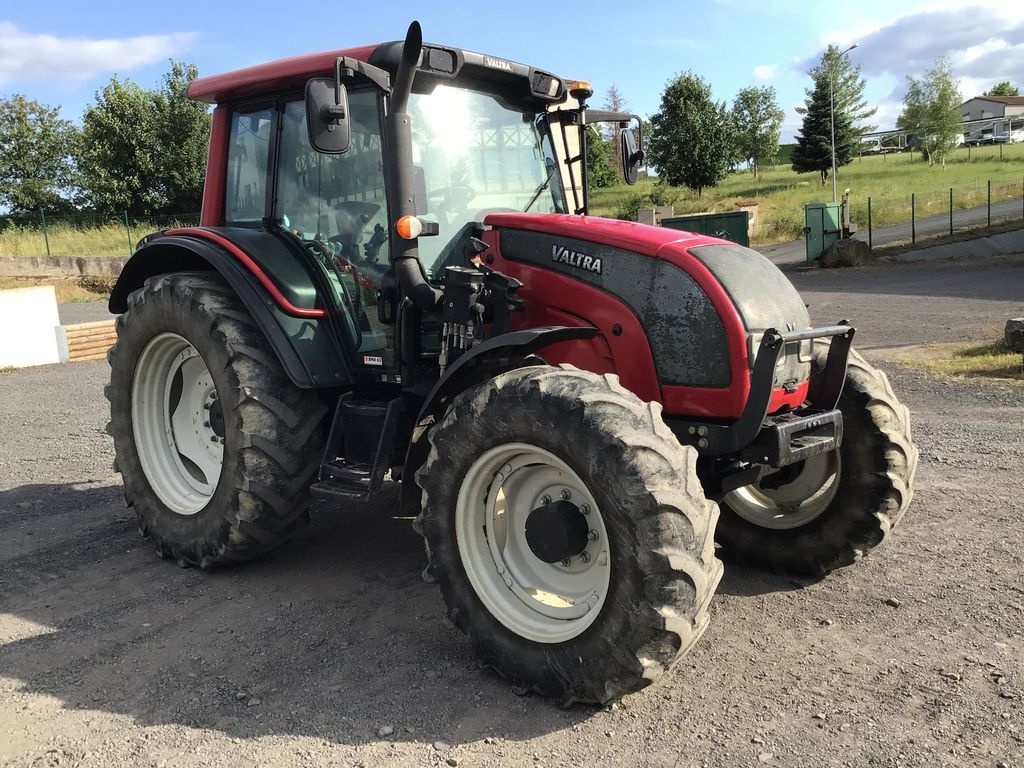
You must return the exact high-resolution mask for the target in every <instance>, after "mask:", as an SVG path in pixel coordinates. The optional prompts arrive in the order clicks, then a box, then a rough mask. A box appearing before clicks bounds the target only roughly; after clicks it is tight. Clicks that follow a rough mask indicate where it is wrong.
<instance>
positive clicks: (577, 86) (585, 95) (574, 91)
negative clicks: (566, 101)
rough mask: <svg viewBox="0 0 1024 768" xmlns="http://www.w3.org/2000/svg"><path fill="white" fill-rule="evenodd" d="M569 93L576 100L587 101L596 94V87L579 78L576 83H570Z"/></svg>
mask: <svg viewBox="0 0 1024 768" xmlns="http://www.w3.org/2000/svg"><path fill="white" fill-rule="evenodd" d="M569 95H570V96H572V97H573V98H574V99H576V101H586V100H587V99H589V98H590V97H591V96H593V95H594V89H593V88H592V87H591V85H590V83H588V82H587V81H586V80H577V81H576V82H575V83H569Z"/></svg>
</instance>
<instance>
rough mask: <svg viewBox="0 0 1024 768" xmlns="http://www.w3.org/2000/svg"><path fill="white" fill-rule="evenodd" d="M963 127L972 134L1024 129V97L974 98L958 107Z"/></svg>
mask: <svg viewBox="0 0 1024 768" xmlns="http://www.w3.org/2000/svg"><path fill="white" fill-rule="evenodd" d="M960 114H961V115H962V116H963V120H964V124H965V125H964V127H965V128H966V129H967V130H968V131H969V132H971V133H974V134H990V133H991V134H1000V133H1009V132H1010V131H1014V130H1019V129H1021V128H1024V96H975V97H974V98H973V99H969V100H968V101H965V102H964V103H963V104H961V105H960Z"/></svg>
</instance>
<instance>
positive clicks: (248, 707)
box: [0, 484, 598, 747]
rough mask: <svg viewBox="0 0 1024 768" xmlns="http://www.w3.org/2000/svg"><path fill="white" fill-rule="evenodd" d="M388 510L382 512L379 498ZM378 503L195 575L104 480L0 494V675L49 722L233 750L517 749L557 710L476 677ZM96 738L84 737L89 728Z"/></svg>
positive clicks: (547, 725) (569, 721) (321, 515)
mask: <svg viewBox="0 0 1024 768" xmlns="http://www.w3.org/2000/svg"><path fill="white" fill-rule="evenodd" d="M389 502H390V503H389ZM393 502H394V499H393V498H392V499H384V500H382V501H381V502H380V503H377V504H375V505H369V504H363V505H354V506H352V507H350V508H348V509H345V510H336V509H330V508H324V507H317V508H314V511H313V522H312V524H311V525H310V526H308V527H307V528H306V529H305V530H304V531H302V532H301V533H300V534H299V535H298V536H297V537H296V539H295V540H293V541H292V542H290V543H289V544H286V545H285V546H284V547H282V548H281V549H279V550H278V551H277V552H275V553H273V554H271V555H270V556H268V557H265V558H263V559H262V560H260V561H259V562H256V563H252V564H248V565H243V566H238V567H233V568H227V569H223V570H220V571H215V572H213V573H203V572H200V571H197V570H192V569H190V570H183V569H180V568H178V567H177V565H175V564H174V563H173V562H171V561H168V560H160V559H158V557H157V556H156V554H155V552H154V548H153V547H152V545H151V544H150V543H149V542H146V541H143V540H142V539H141V538H140V537H139V534H138V532H137V530H136V525H135V521H134V518H133V516H132V515H131V514H129V512H128V510H127V509H126V508H125V506H124V502H123V501H122V499H121V489H120V487H119V486H115V485H101V486H92V487H74V486H71V485H58V484H53V485H25V486H21V487H18V488H14V489H12V490H8V491H0V670H3V676H4V677H7V678H9V679H11V680H13V681H14V683H13V684H12V685H11V686H10V690H11V691H12V693H13V695H12V697H11V702H10V707H11V709H12V711H15V710H19V709H21V708H22V707H23V706H27V703H26V699H25V698H24V695H25V694H36V695H42V696H52V697H56V698H57V699H58V700H59V701H60V702H61V703H62V705H63V708H64V709H65V710H84V711H89V710H92V711H100V712H106V713H111V714H115V715H127V716H129V717H130V718H132V719H133V720H134V721H135V722H136V723H137V724H139V725H140V726H151V725H161V724H180V725H185V726H189V727H193V728H203V729H213V730H217V731H221V732H223V733H225V734H227V735H229V736H231V737H238V738H243V739H248V738H257V737H260V736H266V735H275V734H276V735H280V734H293V735H306V736H314V737H316V738H319V739H323V740H325V741H330V742H333V743H336V744H347V745H351V746H354V747H356V746H360V745H366V744H372V743H374V742H378V741H381V739H380V738H379V737H378V736H377V732H378V730H379V729H380V728H381V727H382V726H389V727H391V728H393V733H392V734H391V735H389V736H388V737H387V740H391V741H418V742H426V743H428V744H429V743H432V742H434V741H438V740H442V741H445V742H447V743H449V744H452V745H458V744H463V743H470V742H475V741H478V740H482V739H484V738H486V737H493V738H500V739H504V740H512V741H526V740H529V739H531V738H533V737H535V736H537V735H541V734H546V733H551V732H554V731H559V730H562V729H566V728H571V727H572V726H573V725H576V724H578V723H581V722H584V721H586V720H587V719H589V718H590V717H591V716H592V715H594V714H595V712H597V711H598V710H595V709H590V708H577V709H574V710H569V711H562V710H559V709H557V708H556V707H555V706H554V705H552V704H551V703H549V702H547V701H545V700H543V699H540V698H536V697H532V696H527V697H518V696H516V695H515V694H513V692H512V690H511V688H510V686H509V685H508V683H507V682H506V681H504V680H502V679H500V678H499V677H498V676H497V675H495V674H494V673H492V672H490V671H488V670H483V669H480V668H479V667H478V665H477V663H476V661H475V659H474V655H473V652H472V649H471V647H470V646H469V644H468V642H467V641H466V639H465V638H464V637H463V636H462V635H461V633H459V632H458V631H457V630H455V629H454V628H453V627H451V626H450V625H449V624H448V623H447V621H446V620H445V618H444V605H443V602H442V599H441V596H440V593H439V591H438V589H437V587H436V586H435V585H432V584H427V583H425V582H424V581H423V580H422V578H421V571H422V569H423V567H424V565H425V561H426V557H425V554H424V551H423V546H422V542H421V539H420V537H419V536H418V535H417V534H416V533H415V532H414V531H413V530H412V528H411V521H409V520H402V519H393V518H391V517H390V516H389V513H390V510H391V509H392V508H393ZM101 727H102V726H101Z"/></svg>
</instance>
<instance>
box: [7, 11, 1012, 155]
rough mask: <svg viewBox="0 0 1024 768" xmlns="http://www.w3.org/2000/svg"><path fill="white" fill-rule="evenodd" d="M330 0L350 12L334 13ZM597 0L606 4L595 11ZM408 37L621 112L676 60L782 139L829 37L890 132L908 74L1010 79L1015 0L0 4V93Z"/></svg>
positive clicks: (57, 99) (642, 98)
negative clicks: (943, 71)
mask: <svg viewBox="0 0 1024 768" xmlns="http://www.w3.org/2000/svg"><path fill="white" fill-rule="evenodd" d="M346 7H355V8H359V9H360V10H358V11H357V12H355V13H353V14H351V15H346V12H345V8H346ZM605 8H607V10H603V9H605ZM413 19H417V20H419V22H420V23H421V24H422V26H423V36H424V39H425V40H427V41H430V42H435V43H444V44H449V45H453V46H457V47H460V48H464V49H468V50H475V51H480V52H482V53H489V54H492V55H495V56H499V57H501V58H505V59H512V60H515V61H520V62H523V63H526V64H530V65H532V66H535V67H538V68H541V69H545V70H547V71H551V72H554V73H556V74H559V75H561V76H563V77H567V78H573V79H582V80H589V81H590V82H591V83H592V85H593V86H594V90H595V97H594V98H593V99H592V100H591V105H592V106H596V107H600V106H603V103H604V100H605V95H606V93H607V89H608V87H609V86H611V85H612V84H614V85H615V86H616V87H617V89H618V91H619V92H620V93H621V94H622V95H623V96H624V97H625V100H626V103H627V106H628V108H629V109H630V110H631V111H633V112H636V113H637V114H640V115H642V116H644V117H647V116H649V115H651V114H653V113H654V112H655V111H657V109H658V104H659V101H660V98H661V94H662V91H663V90H664V87H665V83H666V82H667V81H668V80H670V79H671V78H672V77H674V76H675V75H676V74H679V73H681V72H685V71H692V72H694V73H696V74H698V75H700V76H701V77H703V78H704V79H705V80H706V81H707V82H708V83H709V84H710V86H711V90H712V95H713V97H714V98H715V99H716V100H719V101H726V102H728V103H729V104H731V103H732V100H733V98H734V97H735V96H736V93H737V92H738V91H739V90H740V89H741V88H744V87H747V86H765V85H770V86H773V87H774V88H775V91H776V94H777V97H778V101H779V105H780V106H781V107H782V108H783V109H784V110H785V112H786V119H785V122H784V123H783V130H782V140H783V142H789V141H792V140H793V136H794V134H795V133H796V131H797V130H798V129H799V127H800V117H799V115H797V113H796V112H795V111H794V108H795V107H797V106H799V105H801V104H802V103H803V100H804V98H805V89H806V88H808V87H809V85H810V78H809V77H808V75H807V70H808V69H810V68H811V67H812V66H813V65H814V64H815V63H816V62H817V61H818V60H819V59H820V57H821V54H822V52H823V51H824V50H825V48H826V46H827V45H828V44H830V43H832V44H835V45H838V46H841V47H842V48H846V47H848V46H850V45H853V44H854V43H856V44H857V48H856V49H854V50H853V51H851V52H850V54H849V56H850V59H851V61H852V62H853V63H854V64H858V65H860V67H861V69H862V74H863V76H864V78H865V79H866V81H867V89H866V91H865V95H866V98H867V101H868V103H869V104H871V105H874V106H877V107H878V113H877V115H876V117H875V118H873V119H872V121H871V122H872V123H874V124H877V125H878V126H879V127H880V128H882V129H886V128H891V127H893V125H894V123H895V120H896V117H897V116H898V115H899V113H900V109H901V101H902V98H903V95H904V93H905V90H906V76H907V75H912V76H916V77H920V76H921V75H922V74H923V73H924V72H925V71H926V70H927V69H928V68H929V67H930V66H931V65H932V63H933V62H934V61H935V59H936V57H937V56H940V55H946V56H949V57H950V59H951V61H952V64H953V73H954V76H955V77H956V78H957V79H958V80H959V82H960V89H961V93H962V95H963V97H964V98H965V99H967V98H970V97H972V96H975V95H980V94H981V93H983V92H984V91H985V90H986V89H987V88H990V87H991V86H992V85H994V84H995V83H996V82H998V81H1001V80H1009V81H1011V82H1012V83H1014V84H1015V85H1017V86H1019V87H1022V88H1024V2H1020V0H1002V1H1001V2H979V1H978V0H957V1H955V2H954V1H952V0H931V1H925V2H915V1H914V0H900V1H899V2H893V0H858V1H857V2H850V3H845V2H837V3H833V4H831V5H825V4H818V3H814V2H808V1H807V0H801V1H800V2H796V1H795V0H760V1H759V2H751V1H750V0H688V2H680V0H674V2H661V1H660V0H655V1H653V2H652V1H651V0H648V2H646V3H638V4H637V5H633V4H632V3H628V2H626V3H614V4H613V3H594V2H591V3H587V4H576V3H569V4H557V3H549V2H545V3H542V2H537V1H536V0H516V1H515V2H505V3H496V2H489V3H472V4H469V3H466V4H462V3H444V2H440V3H435V4H432V5H430V6H429V7H427V4H425V3H423V2H418V3H417V2H409V1H408V0H388V2H386V3H383V2H378V3H374V2H367V3H356V4H351V5H350V4H347V3H342V2H334V3H329V2H328V3H325V2H319V3H316V4H313V3H307V2H304V0H292V2H290V3H281V2H279V1H278V2H268V1H267V0H249V1H248V2H246V3H230V4H227V3H217V2H209V0H207V1H206V2H195V1H194V0H176V1H175V2H174V3H171V4H164V3H154V4H153V5H152V6H150V5H148V4H142V3H138V2H131V3H128V2H105V1H104V0H98V2H93V3H82V2H80V0H48V2H46V3H45V4H41V5H36V4H35V3H32V2H23V3H14V2H9V3H7V2H5V3H3V4H2V5H0V97H4V96H9V95H11V94H14V93H22V94H25V95H26V96H28V97H29V98H32V99H36V100H38V101H41V102H43V103H46V104H49V105H50V106H60V107H61V112H62V114H63V116H64V117H66V118H68V119H70V120H73V121H75V122H80V121H81V116H82V113H83V112H84V110H85V108H86V107H87V106H88V105H89V104H91V103H93V102H94V100H95V94H96V91H98V90H99V89H101V88H102V87H103V85H105V84H106V83H107V82H109V81H110V78H111V77H112V76H114V75H117V76H118V77H120V78H130V79H132V80H134V81H135V82H137V83H139V84H141V85H143V86H146V87H155V86H157V85H158V84H159V82H160V78H161V76H162V75H163V73H165V72H166V71H167V69H168V59H171V58H174V59H182V60H185V61H188V62H192V63H195V64H196V65H198V67H199V72H200V74H201V75H210V74H215V73H218V72H225V71H230V70H232V69H237V68H240V67H244V66H249V65H251V64H257V63H260V62H264V61H269V60H272V59H276V58H281V57H284V56H291V55H296V54H301V53H309V52H313V51H324V50H333V49H338V48H346V47H351V46H355V45H363V44H367V43H375V42H382V41H386V40H398V39H401V38H403V37H404V35H405V30H406V27H407V26H408V23H409V21H411V20H413Z"/></svg>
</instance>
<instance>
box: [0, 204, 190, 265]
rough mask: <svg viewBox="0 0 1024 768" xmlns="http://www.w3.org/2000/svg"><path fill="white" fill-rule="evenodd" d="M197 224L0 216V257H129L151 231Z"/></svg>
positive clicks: (180, 218) (107, 216)
mask: <svg viewBox="0 0 1024 768" xmlns="http://www.w3.org/2000/svg"><path fill="white" fill-rule="evenodd" d="M198 223H199V214H198V213H176V214H161V215H158V216H136V215H132V214H129V213H128V212H127V211H120V212H112V213H71V214H49V213H46V212H45V211H32V212H29V213H19V214H7V215H0V256H130V255H131V253H132V251H134V250H135V244H136V243H137V242H138V241H139V240H140V239H141V238H142V237H144V236H145V235H147V234H149V233H150V232H155V231H157V230H161V229H168V228H170V227H177V226H195V225H197V224H198Z"/></svg>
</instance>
